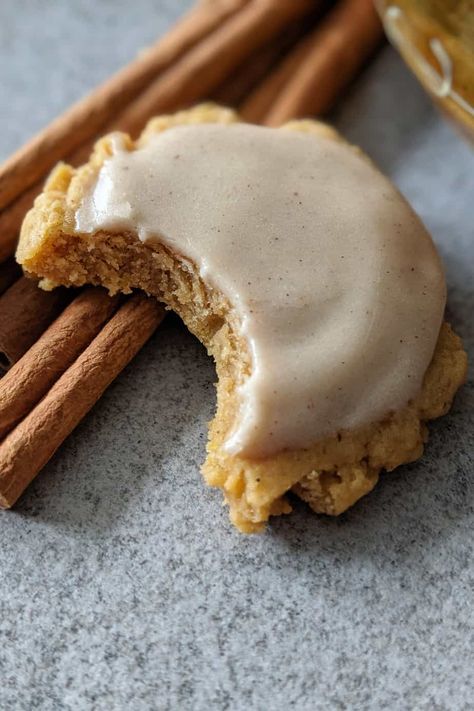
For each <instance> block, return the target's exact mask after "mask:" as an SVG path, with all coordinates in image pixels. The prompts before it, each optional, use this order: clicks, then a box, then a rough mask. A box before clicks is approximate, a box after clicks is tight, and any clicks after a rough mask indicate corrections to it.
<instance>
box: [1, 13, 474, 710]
mask: <svg viewBox="0 0 474 711" xmlns="http://www.w3.org/2000/svg"><path fill="white" fill-rule="evenodd" d="M188 4H189V3H188V2H185V1H181V2H173V0H168V2H163V1H161V2H158V1H157V0H155V1H154V2H153V1H152V0H135V2H134V3H133V4H130V3H128V2H126V1H125V0H114V1H112V0H103V1H102V2H95V1H94V0H74V1H73V0H71V1H70V2H67V3H66V2H64V1H62V0H28V1H26V0H25V2H16V0H3V2H2V3H1V5H0V93H1V97H2V102H1V107H0V158H3V157H6V156H7V155H8V154H9V153H10V152H11V151H13V150H14V149H15V148H17V147H18V146H19V145H20V144H21V143H22V142H23V141H24V140H25V139H26V138H28V137H29V136H30V135H32V134H33V133H34V132H35V131H36V130H37V129H38V128H40V127H41V126H42V125H44V124H45V123H46V122H47V121H48V120H50V119H51V118H52V117H53V116H55V115H56V114H57V113H58V112H60V111H61V110H62V109H63V108H64V107H66V106H67V105H68V104H70V103H71V101H73V100H75V99H76V98H78V97H79V96H80V95H82V94H83V93H84V92H86V91H87V90H89V89H90V88H92V87H93V86H94V85H95V84H97V83H98V82H99V81H101V80H102V79H104V78H105V77H107V76H108V75H109V74H110V73H111V72H112V71H114V70H115V69H116V68H118V67H119V66H121V65H122V64H123V63H125V62H126V61H128V60H129V59H130V58H131V57H132V56H133V55H134V54H135V52H136V51H137V50H138V49H139V48H141V47H142V46H144V45H146V44H147V43H149V42H150V41H152V39H153V38H154V37H155V36H156V35H158V34H160V33H161V32H163V31H164V30H165V29H166V27H167V25H168V24H169V23H171V22H172V20H173V19H174V18H175V17H176V16H178V15H179V14H180V13H181V12H182V11H183V10H184V8H185V7H186V6H187V5H188ZM334 118H335V122H336V125H337V126H338V127H339V128H340V129H341V130H342V132H343V133H345V135H346V136H348V137H349V139H351V140H352V141H354V142H355V143H358V144H359V145H361V146H362V147H363V148H364V149H366V150H367V152H368V153H369V154H370V155H371V156H372V157H373V158H374V159H375V160H376V162H377V163H378V164H379V165H380V167H381V168H382V170H383V171H385V172H386V173H388V174H389V175H390V176H391V177H392V179H393V180H394V181H395V182H396V183H397V185H398V186H399V187H400V188H401V190H402V191H403V192H404V193H405V195H406V196H407V197H408V199H409V200H410V201H411V203H412V204H413V206H414V207H415V209H416V210H417V211H418V212H419V214H420V215H421V217H422V218H423V219H424V221H425V222H426V224H427V226H428V227H429V229H430V230H431V232H432V234H433V236H434V238H435V240H436V242H437V244H438V246H439V249H440V251H441V254H442V256H443V259H444V261H445V264H446V270H447V277H448V284H449V306H448V315H449V319H450V320H451V322H452V323H453V325H454V326H455V328H456V329H457V330H458V332H459V333H460V334H461V335H462V336H463V338H464V340H465V344H466V346H467V348H468V350H469V352H470V354H471V358H472V354H473V353H474V323H473V316H472V315H473V313H474V289H473V274H474V228H473V225H474V220H473V216H474V210H473V197H474V160H473V154H472V152H471V151H470V149H469V147H468V145H467V144H466V143H464V142H463V141H462V140H461V139H459V138H458V137H457V136H456V135H455V134H454V133H453V131H452V129H451V128H450V127H449V126H448V125H446V124H445V123H444V122H443V121H442V120H441V118H440V117H439V116H438V114H437V113H436V112H435V110H434V109H433V108H432V106H431V104H430V102H429V100H428V99H427V98H426V96H425V95H424V93H423V92H422V90H421V89H420V88H419V87H418V85H417V84H416V82H415V81H414V79H413V78H412V77H411V76H410V75H409V73H408V71H407V70H406V69H405V67H404V65H403V64H402V62H401V61H400V60H399V58H398V57H397V55H396V54H395V53H394V52H393V51H392V50H391V49H390V48H386V49H385V50H384V51H382V53H381V54H380V56H379V57H378V58H377V60H376V61H375V62H374V63H373V64H372V65H371V66H370V67H369V68H368V69H367V70H366V72H365V73H364V75H363V76H362V77H361V78H360V80H359V81H358V82H357V83H356V85H355V86H354V87H353V88H352V89H351V91H350V92H349V93H348V95H347V97H346V99H345V100H344V102H343V103H342V104H341V106H340V107H339V108H338V110H337V112H336V114H335V117H334ZM214 378H215V374H214V369H213V365H212V363H211V362H210V360H209V359H208V358H207V356H206V354H205V352H204V350H203V348H202V347H201V346H200V345H199V344H198V343H197V342H196V340H194V339H193V338H192V337H191V336H190V335H189V334H188V333H187V332H186V330H185V329H184V328H183V327H182V326H181V325H180V324H179V323H178V321H177V320H173V319H170V320H169V321H167V323H166V324H165V325H164V327H163V328H161V329H160V330H159V331H158V332H157V333H156V335H155V336H154V337H153V338H152V339H151V341H150V342H149V343H148V344H147V346H146V347H145V348H144V349H143V350H142V351H141V353H140V354H139V355H138V357H137V358H136V359H135V360H134V362H133V363H132V364H131V365H130V366H129V367H128V368H127V369H126V370H125V372H124V373H123V374H122V375H121V376H120V377H119V378H118V379H117V380H116V381H115V382H114V384H113V385H112V386H111V387H110V388H109V390H108V391H107V393H106V394H105V396H104V397H103V398H102V400H101V401H100V402H99V403H98V404H97V406H96V407H95V408H94V410H93V411H92V412H91V413H90V414H89V416H88V417H86V419H85V420H84V421H83V422H82V424H81V425H80V426H79V427H78V428H77V430H76V431H75V432H74V434H73V435H72V436H71V437H70V438H69V439H68V440H67V442H66V443H65V444H64V445H63V446H62V447H61V449H60V451H59V452H58V453H57V454H56V456H55V457H54V459H53V460H52V461H51V462H50V463H49V464H48V466H47V467H46V468H45V470H44V471H43V473H42V474H41V475H40V476H39V477H38V478H37V480H36V481H35V483H34V484H33V485H32V486H31V487H30V489H29V490H28V492H27V493H26V495H25V496H23V498H22V499H21V502H20V503H19V505H18V506H17V507H16V509H15V510H14V511H13V512H4V513H2V514H1V516H0V530H1V540H2V543H1V546H0V570H1V579H0V678H1V688H2V690H1V696H0V707H1V708H2V709H6V710H7V709H8V710H9V709H15V710H16V709H18V710H21V711H23V710H24V711H30V710H31V709H42V710H43V709H45V710H49V709H67V710H69V709H71V710H74V711H77V710H78V709H107V711H109V710H110V709H126V710H129V709H133V711H141V710H142V709H160V710H161V709H163V710H165V709H170V710H173V711H174V710H179V711H185V710H187V709H189V710H192V711H200V710H204V709H223V710H224V709H229V710H232V711H234V710H240V709H242V710H243V711H250V710H252V711H253V710H254V709H255V710H257V709H258V710H262V711H263V710H265V711H266V710H267V709H271V710H272V711H283V710H284V709H285V710H286V709H289V708H292V709H297V710H298V711H314V710H315V709H331V710H332V709H351V710H352V709H364V711H365V710H366V709H374V710H377V711H379V710H380V709H390V710H391V711H393V710H394V709H407V710H412V709H430V710H433V709H439V710H441V709H443V710H444V709H453V710H456V711H459V710H460V709H468V708H472V699H473V694H474V687H473V675H472V670H473V666H474V652H473V649H474V624H473V619H474V615H473V611H474V610H473V608H474V600H473V598H474V541H473V534H472V531H473V528H474V510H473V504H474V472H473V454H474V434H473V414H472V412H473V399H474V398H473V384H472V376H471V379H470V381H469V383H468V384H467V385H466V386H465V387H464V389H463V390H462V391H461V393H460V394H459V396H458V397H457V399H456V403H455V406H454V408H453V410H452V412H451V414H450V415H449V416H448V417H446V418H444V419H443V420H441V421H439V422H437V423H435V424H434V425H432V426H431V428H430V429H431V440H430V442H429V444H428V447H427V451H426V455H425V456H424V457H423V459H422V460H421V461H420V462H418V463H417V464H414V465H411V466H407V467H403V468H401V469H400V470H398V471H397V472H395V473H392V474H387V475H384V476H382V481H381V483H380V484H379V486H378V487H377V488H376V490H375V491H374V492H373V493H372V494H371V495H369V496H368V497H366V498H365V499H364V500H362V501H361V502H360V503H359V504H358V505H356V506H355V507H354V508H353V509H352V510H351V511H349V512H348V513H346V514H345V515H343V516H341V517H340V518H339V519H337V520H330V519H327V518H320V517H317V516H315V515H312V514H310V513H309V512H308V510H307V509H306V507H305V506H304V505H303V504H301V503H296V506H295V508H296V510H295V511H294V513H293V514H292V515H291V516H289V517H285V518H281V519H279V520H276V521H274V522H273V523H272V525H271V526H270V527H269V528H268V531H267V532H266V533H265V534H264V535H261V536H254V537H245V536H242V535H240V534H238V533H237V532H236V531H235V530H234V529H233V528H231V526H230V524H229V522H228V519H227V513H226V511H225V509H223V508H222V506H221V497H220V494H219V493H217V492H215V491H213V490H210V489H208V488H206V487H205V486H204V485H203V483H202V482H201V479H200V475H199V464H200V462H202V460H203V457H204V446H205V439H206V422H207V421H208V420H209V418H210V417H211V415H212V411H213V406H214V388H213V381H214Z"/></svg>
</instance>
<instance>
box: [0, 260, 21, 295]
mask: <svg viewBox="0 0 474 711" xmlns="http://www.w3.org/2000/svg"><path fill="white" fill-rule="evenodd" d="M20 275H21V267H20V265H19V264H17V263H16V262H15V260H14V259H13V257H11V258H10V259H7V261H6V262H4V263H3V264H0V295H1V294H3V293H4V292H5V291H6V290H7V289H8V288H9V287H10V286H11V285H12V284H13V283H14V282H15V281H16V280H17V279H19V277H20Z"/></svg>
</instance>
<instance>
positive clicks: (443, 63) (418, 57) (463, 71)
mask: <svg viewBox="0 0 474 711" xmlns="http://www.w3.org/2000/svg"><path fill="white" fill-rule="evenodd" d="M375 4H376V7H377V9H378V12H379V14H380V17H381V18H382V22H383V24H384V27H385V31H386V33H387V36H388V38H389V39H390V41H391V42H392V44H393V45H394V46H395V47H396V48H397V49H398V50H399V52H400V54H401V55H402V57H403V58H404V60H405V62H406V63H407V64H408V66H409V67H410V69H411V70H412V71H413V72H414V74H415V75H416V76H417V77H418V79H419V80H420V82H421V83H422V84H423V86H424V87H425V88H426V89H427V90H428V92H429V93H430V94H431V95H432V97H433V98H434V99H435V101H436V102H437V103H438V104H439V105H440V107H441V108H442V110H443V111H445V112H446V113H447V114H448V115H449V116H450V117H451V118H452V119H454V120H455V121H456V123H457V124H458V125H459V126H460V127H461V128H462V129H463V130H464V132H465V133H467V135H468V136H469V137H470V138H471V139H472V140H474V0H375Z"/></svg>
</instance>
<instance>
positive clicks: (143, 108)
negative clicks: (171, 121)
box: [114, 0, 315, 135]
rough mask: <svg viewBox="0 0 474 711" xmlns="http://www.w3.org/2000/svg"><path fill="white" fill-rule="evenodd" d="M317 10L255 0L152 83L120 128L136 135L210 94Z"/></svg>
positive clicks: (308, 2)
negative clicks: (166, 114) (257, 52)
mask: <svg viewBox="0 0 474 711" xmlns="http://www.w3.org/2000/svg"><path fill="white" fill-rule="evenodd" d="M314 7H315V0H278V2H275V1H274V0H253V2H250V3H249V4H248V5H246V6H245V7H244V8H243V9H242V10H241V11H240V12H239V13H237V14H235V15H234V16H233V17H231V18H230V19H229V20H228V21H227V22H226V23H225V24H224V25H222V27H220V28H219V31H216V32H214V33H212V34H210V35H209V36H208V37H206V38H205V39H204V40H203V41H202V42H200V43H199V44H197V45H196V46H195V47H194V48H193V49H191V50H190V51H189V52H187V53H186V54H185V55H183V56H182V57H181V59H179V60H178V61H177V62H176V64H174V65H173V66H172V67H170V68H169V69H168V70H166V71H165V72H163V74H162V75H160V76H159V77H158V78H157V79H156V80H155V81H154V82H152V83H151V84H150V85H149V87H148V88H147V89H146V90H145V91H143V92H142V93H141V94H140V96H139V97H137V99H136V100H135V101H134V102H133V103H132V104H130V106H129V108H128V109H126V110H125V111H124V113H123V114H122V115H121V116H120V118H119V119H118V121H117V122H116V123H115V125H114V128H119V129H121V130H125V131H128V132H129V133H130V134H132V135H136V134H137V133H138V132H139V131H141V129H142V128H143V126H144V125H145V123H146V121H147V119H148V118H149V117H150V116H153V114H155V113H162V112H167V111H176V110H177V109H179V108H183V107H185V106H187V105H189V104H192V103H194V102H195V101H197V100H198V99H202V98H203V97H205V96H209V94H210V93H211V92H212V91H213V90H214V89H216V88H217V87H218V86H219V84H221V83H222V82H223V80H224V79H225V78H226V77H227V76H229V74H231V72H232V71H233V70H234V69H236V67H238V65H239V64H240V63H241V62H242V61H243V60H245V58H246V57H248V56H249V54H251V53H252V52H254V51H255V50H257V49H258V48H259V47H262V46H264V45H265V43H266V42H268V41H269V40H270V39H271V38H272V37H274V36H275V35H276V34H278V32H280V31H282V30H284V28H285V27H286V26H287V24H288V23H289V22H292V21H294V20H296V19H298V18H301V17H304V16H305V15H309V13H310V11H311V10H313V9H314Z"/></svg>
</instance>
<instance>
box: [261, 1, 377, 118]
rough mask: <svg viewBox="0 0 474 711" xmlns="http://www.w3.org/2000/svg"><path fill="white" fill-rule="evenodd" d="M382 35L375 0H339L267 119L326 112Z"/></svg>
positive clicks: (314, 33) (316, 32)
mask: <svg viewBox="0 0 474 711" xmlns="http://www.w3.org/2000/svg"><path fill="white" fill-rule="evenodd" d="M382 37H383V31H382V26H381V23H380V20H379V18H378V16H377V14H376V12H375V9H374V5H373V2H372V0H341V2H339V3H338V4H337V5H336V7H335V8H334V10H332V11H331V12H330V13H329V14H328V15H327V16H326V17H325V18H324V20H323V21H322V23H321V25H320V26H319V27H317V28H316V30H315V31H314V32H313V35H312V50H311V51H310V52H308V54H307V55H306V56H305V57H304V58H303V61H302V62H301V64H300V65H299V67H298V68H297V69H296V71H295V72H294V74H293V76H292V77H291V79H289V80H288V81H287V83H286V84H285V85H284V86H283V88H282V89H281V91H280V93H279V94H278V96H277V97H276V99H275V101H274V102H273V104H272V106H271V108H270V109H269V111H268V112H267V114H266V115H265V117H264V119H263V123H264V124H266V125H267V126H279V125H280V124H282V123H284V122H285V121H288V120H289V119H291V118H296V117H301V116H314V115H319V114H322V113H325V112H326V111H328V110H329V109H330V108H331V106H332V105H333V103H334V101H335V100H336V98H337V97H338V96H339V94H340V92H341V90H342V89H343V88H344V87H345V86H346V85H347V83H348V82H349V81H350V80H351V79H352V78H353V77H354V76H355V74H356V72H357V71H358V70H359V69H360V67H361V65H362V64H363V63H364V62H365V61H366V60H367V59H368V57H369V56H370V55H371V54H372V52H373V51H374V50H375V49H376V47H377V46H378V44H379V43H380V42H381V39H382Z"/></svg>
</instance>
